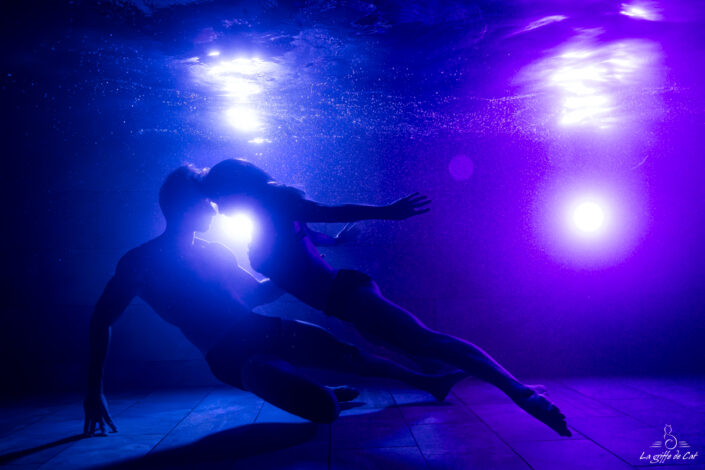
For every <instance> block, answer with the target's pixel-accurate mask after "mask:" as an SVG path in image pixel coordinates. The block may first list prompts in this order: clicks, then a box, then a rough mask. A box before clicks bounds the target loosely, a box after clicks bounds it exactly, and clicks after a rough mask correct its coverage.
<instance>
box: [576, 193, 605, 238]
mask: <svg viewBox="0 0 705 470" xmlns="http://www.w3.org/2000/svg"><path fill="white" fill-rule="evenodd" d="M572 220H573V225H574V226H575V228H576V229H578V231H579V232H580V233H583V234H585V235H593V234H596V233H598V232H600V230H601V229H602V228H603V227H604V225H605V211H604V209H603V208H602V206H601V205H600V204H598V203H597V202H595V201H582V202H580V203H578V204H577V205H576V206H575V208H574V209H573V214H572Z"/></svg>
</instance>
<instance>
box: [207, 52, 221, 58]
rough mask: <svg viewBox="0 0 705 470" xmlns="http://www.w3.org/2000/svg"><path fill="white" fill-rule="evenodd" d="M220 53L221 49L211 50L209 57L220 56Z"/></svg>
mask: <svg viewBox="0 0 705 470" xmlns="http://www.w3.org/2000/svg"><path fill="white" fill-rule="evenodd" d="M219 55H220V51H210V52H209V53H208V56H209V57H218V56H219Z"/></svg>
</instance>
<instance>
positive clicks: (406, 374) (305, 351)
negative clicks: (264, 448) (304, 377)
mask: <svg viewBox="0 0 705 470" xmlns="http://www.w3.org/2000/svg"><path fill="white" fill-rule="evenodd" d="M282 343H283V344H282V345H281V346H282V352H281V353H280V354H281V355H282V356H283V357H286V358H287V360H289V361H291V363H292V364H294V365H297V366H302V367H317V368H325V369H331V370H338V371H343V372H350V373H354V374H357V375H361V376H365V377H386V378H392V379H396V380H399V381H401V382H404V383H406V384H409V385H411V386H412V387H415V388H419V389H421V390H425V391H427V392H429V393H431V394H432V395H433V396H434V397H435V398H436V399H437V400H439V401H443V400H444V399H445V397H446V395H447V394H448V392H449V391H450V389H451V387H452V386H453V385H455V384H456V383H457V382H458V381H459V380H461V379H462V378H464V377H466V376H467V374H465V373H463V372H461V371H457V372H455V373H451V374H445V375H428V374H422V373H419V372H416V371H413V370H411V369H408V368H406V367H404V366H402V365H400V364H397V363H395V362H392V361H390V360H388V359H384V358H381V357H379V356H375V355H373V354H370V353H367V352H364V351H361V350H360V349H359V348H357V347H356V346H353V345H351V344H347V343H344V342H342V341H339V340H338V339H337V338H335V337H334V336H333V335H331V334H330V333H328V332H327V331H326V330H325V329H323V328H321V327H319V326H317V325H313V324H311V323H306V322H302V321H286V320H285V321H284V322H283V334H282Z"/></svg>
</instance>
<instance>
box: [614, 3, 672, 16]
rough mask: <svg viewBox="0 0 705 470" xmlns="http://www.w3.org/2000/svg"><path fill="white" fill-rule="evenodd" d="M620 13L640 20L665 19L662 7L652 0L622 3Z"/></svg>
mask: <svg viewBox="0 0 705 470" xmlns="http://www.w3.org/2000/svg"><path fill="white" fill-rule="evenodd" d="M620 13H621V14H622V15H625V16H629V17H631V18H635V19H639V20H647V21H659V20H661V19H663V17H662V15H661V11H660V8H659V7H658V6H657V5H656V2H650V1H636V2H631V3H622V9H621V10H620Z"/></svg>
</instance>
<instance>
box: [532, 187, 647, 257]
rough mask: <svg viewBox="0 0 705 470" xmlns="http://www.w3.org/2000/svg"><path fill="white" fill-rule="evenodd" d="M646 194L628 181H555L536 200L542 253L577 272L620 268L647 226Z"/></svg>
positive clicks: (536, 215) (538, 232)
mask: <svg viewBox="0 0 705 470" xmlns="http://www.w3.org/2000/svg"><path fill="white" fill-rule="evenodd" d="M643 194H644V191H643V188H642V187H641V185H640V184H639V183H638V182H636V181H633V180H630V179H629V178H622V179H619V180H610V179H609V178H600V177H598V178H581V177H579V176H572V177H562V178H556V180H555V181H554V182H553V183H551V184H549V185H547V187H546V188H544V191H543V192H542V193H541V194H540V195H539V197H538V199H537V205H536V207H535V211H534V214H535V220H534V224H535V228H536V232H537V235H538V238H539V240H540V241H541V243H542V245H543V247H544V249H545V251H546V252H547V253H548V254H550V255H551V256H552V257H553V258H555V259H556V260H558V261H559V262H561V263H563V264H566V265H570V266H573V267H576V268H587V269H597V268H601V267H605V266H610V265H614V264H617V263H619V262H620V261H622V260H623V259H624V258H625V257H627V256H628V255H629V253H630V252H631V251H632V250H633V248H634V247H635V246H636V244H637V242H638V241H639V239H640V237H641V235H642V234H643V233H644V229H645V226H646V222H647V220H646V218H647V217H646V215H645V214H644V207H645V203H644V200H643V198H644V196H643Z"/></svg>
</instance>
